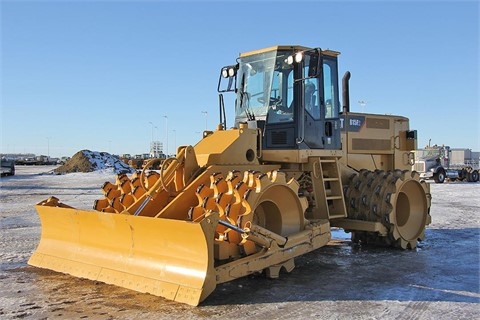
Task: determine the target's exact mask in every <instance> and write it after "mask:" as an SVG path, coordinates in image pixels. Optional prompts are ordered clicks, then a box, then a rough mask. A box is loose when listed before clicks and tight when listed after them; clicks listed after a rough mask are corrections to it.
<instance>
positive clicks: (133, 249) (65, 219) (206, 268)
mask: <svg viewBox="0 0 480 320" xmlns="http://www.w3.org/2000/svg"><path fill="white" fill-rule="evenodd" d="M36 209H37V211H38V214H39V216H40V220H41V224H42V235H41V239H40V243H39V245H38V248H37V250H36V251H35V252H34V253H33V255H32V257H31V258H30V260H29V261H28V264H30V265H32V266H37V267H41V268H46V269H51V270H54V271H58V272H63V273H67V274H70V275H73V276H76V277H81V278H87V279H91V280H95V281H101V282H105V283H108V284H114V285H117V286H121V287H124V288H128V289H132V290H136V291H140V292H148V293H151V294H154V295H157V296H162V297H165V298H167V299H170V300H174V301H178V302H182V303H187V304H190V305H194V306H196V305H198V304H199V303H200V302H201V301H202V300H204V299H205V298H206V297H207V296H208V295H209V294H210V293H211V292H212V291H213V290H214V289H215V286H216V281H215V269H214V258H213V241H214V231H215V227H216V225H217V223H218V215H217V214H214V215H211V216H209V217H207V218H204V219H203V220H202V221H200V222H198V223H194V222H189V221H181V220H170V219H162V218H150V217H140V216H132V215H125V214H111V213H103V212H96V211H84V210H77V209H74V208H65V207H52V206H42V205H37V206H36Z"/></svg>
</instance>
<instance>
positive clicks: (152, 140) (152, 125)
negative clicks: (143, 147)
mask: <svg viewBox="0 0 480 320" xmlns="http://www.w3.org/2000/svg"><path fill="white" fill-rule="evenodd" d="M148 123H150V124H151V125H152V142H153V128H154V127H155V125H154V124H153V122H151V121H149V122H148Z"/></svg>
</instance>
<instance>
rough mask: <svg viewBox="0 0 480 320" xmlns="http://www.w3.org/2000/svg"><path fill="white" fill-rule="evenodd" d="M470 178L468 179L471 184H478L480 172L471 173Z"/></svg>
mask: <svg viewBox="0 0 480 320" xmlns="http://www.w3.org/2000/svg"><path fill="white" fill-rule="evenodd" d="M469 178H470V179H468V180H469V181H470V182H478V179H479V177H478V171H477V170H473V171H472V172H470V174H469Z"/></svg>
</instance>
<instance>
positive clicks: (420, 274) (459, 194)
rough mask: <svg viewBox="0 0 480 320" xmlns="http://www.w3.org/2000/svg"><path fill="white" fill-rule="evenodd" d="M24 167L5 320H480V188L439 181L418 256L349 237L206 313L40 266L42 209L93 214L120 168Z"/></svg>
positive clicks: (4, 259)
mask: <svg viewBox="0 0 480 320" xmlns="http://www.w3.org/2000/svg"><path fill="white" fill-rule="evenodd" d="M55 168H56V167H53V166H50V167H47V166H17V168H16V169H17V174H16V175H15V176H13V177H5V178H1V180H0V209H1V210H0V318H2V319H16V318H27V319H46V318H91V319H114V318H115V319H118V318H123V319H133V318H142V319H171V318H177V319H207V318H209V319H210V318H217V319H220V318H221V319H238V318H239V317H242V318H249V319H258V318H266V319H273V318H276V319H299V318H321V319H345V318H356V319H380V318H381V319H402V318H404V319H435V320H437V319H449V320H450V319H479V318H480V275H479V274H480V269H479V262H480V251H479V243H480V232H479V230H480V199H479V198H480V183H462V182H455V183H444V184H441V185H440V184H431V193H432V197H433V199H432V208H431V216H432V224H431V225H430V226H428V227H427V230H426V239H425V241H423V242H421V243H420V244H419V246H418V248H417V249H416V250H413V251H410V250H407V251H400V250H389V249H385V248H371V247H358V246H355V245H352V244H351V243H350V241H349V240H348V239H347V238H346V237H344V236H343V235H342V236H341V237H340V238H339V239H338V240H335V241H332V243H331V244H330V245H328V246H326V247H323V248H320V249H318V250H316V251H314V252H312V253H309V254H307V255H304V256H301V257H299V258H297V259H296V268H295V269H294V270H293V272H292V273H290V274H283V273H282V274H281V275H280V279H278V280H270V279H265V278H264V277H262V276H250V277H246V278H242V279H237V280H235V281H232V282H228V283H225V284H220V285H218V286H217V288H216V290H215V291H214V292H213V293H212V295H211V296H209V297H208V299H207V300H206V301H205V302H203V303H202V304H201V305H200V306H199V307H196V308H194V307H190V306H186V305H183V304H179V303H175V302H172V301H167V300H165V299H163V298H160V297H156V296H152V295H149V294H142V293H138V292H135V291H131V290H127V289H124V288H120V287H116V286H110V285H105V284H102V283H98V282H94V281H89V280H83V279H78V278H75V277H71V276H68V275H63V274H59V273H56V272H53V271H49V270H43V269H40V268H34V267H31V266H28V265H27V261H28V259H29V257H30V255H31V254H32V252H33V251H34V250H35V248H36V246H37V244H38V241H39V238H40V221H39V219H38V216H37V214H36V211H35V208H34V205H35V204H36V203H38V202H40V201H42V200H45V199H47V198H48V197H50V196H56V197H57V198H59V199H60V200H61V201H62V202H63V203H66V204H68V205H71V206H73V207H76V208H79V209H91V208H92V205H93V202H94V200H96V199H99V198H101V197H102V191H101V189H100V187H101V186H102V185H103V183H104V182H105V181H110V182H114V181H115V174H114V170H113V168H104V169H102V170H99V171H94V172H88V173H70V174H62V175H57V174H53V169H55Z"/></svg>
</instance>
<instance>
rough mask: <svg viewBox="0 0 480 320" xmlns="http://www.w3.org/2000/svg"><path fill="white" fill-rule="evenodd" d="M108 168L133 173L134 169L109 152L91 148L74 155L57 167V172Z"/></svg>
mask: <svg viewBox="0 0 480 320" xmlns="http://www.w3.org/2000/svg"><path fill="white" fill-rule="evenodd" d="M106 169H113V172H114V173H116V174H118V173H132V172H133V171H134V169H133V168H132V167H130V166H129V165H128V164H126V163H124V162H123V161H121V160H120V159H119V158H117V157H115V156H113V155H111V154H109V153H107V152H98V151H90V150H81V151H78V152H77V153H75V154H74V155H73V157H72V158H71V159H69V160H67V162H65V164H64V165H62V166H60V167H58V168H56V169H55V170H54V171H55V172H56V173H71V172H92V171H101V170H106Z"/></svg>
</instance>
